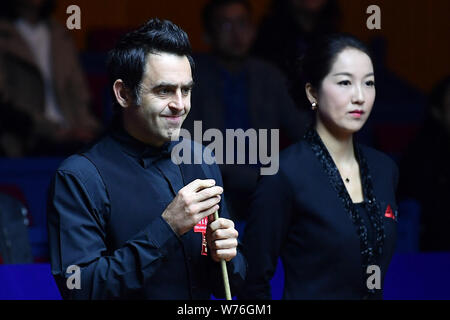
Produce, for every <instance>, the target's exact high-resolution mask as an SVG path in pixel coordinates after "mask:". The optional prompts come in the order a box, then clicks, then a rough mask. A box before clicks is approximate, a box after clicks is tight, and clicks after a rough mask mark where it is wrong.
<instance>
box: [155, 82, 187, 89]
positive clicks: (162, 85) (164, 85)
mask: <svg viewBox="0 0 450 320" xmlns="http://www.w3.org/2000/svg"><path fill="white" fill-rule="evenodd" d="M193 86H194V81H190V82H189V83H187V84H185V85H181V87H183V88H192V87H193ZM177 87H178V85H177V84H174V83H170V82H161V83H158V84H157V85H155V86H154V87H153V89H159V88H177Z"/></svg>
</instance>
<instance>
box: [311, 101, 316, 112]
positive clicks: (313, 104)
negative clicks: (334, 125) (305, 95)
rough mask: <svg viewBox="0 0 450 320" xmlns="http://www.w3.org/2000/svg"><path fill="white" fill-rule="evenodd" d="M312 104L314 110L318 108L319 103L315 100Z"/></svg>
mask: <svg viewBox="0 0 450 320" xmlns="http://www.w3.org/2000/svg"><path fill="white" fill-rule="evenodd" d="M311 106H312V108H311V109H312V110H317V103H315V102H313V103H311Z"/></svg>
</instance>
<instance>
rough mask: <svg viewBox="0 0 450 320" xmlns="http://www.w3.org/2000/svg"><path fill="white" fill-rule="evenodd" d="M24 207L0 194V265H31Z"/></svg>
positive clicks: (13, 199) (16, 200)
mask: <svg viewBox="0 0 450 320" xmlns="http://www.w3.org/2000/svg"><path fill="white" fill-rule="evenodd" d="M28 223H29V221H28V219H27V209H26V207H25V205H24V204H23V203H22V202H20V201H19V200H18V199H15V198H14V197H12V196H10V195H8V194H5V193H2V192H0V264H1V263H5V264H10V263H21V264H22V263H32V262H33V257H32V255H31V246H30V241H29V238H28V230H27V226H28Z"/></svg>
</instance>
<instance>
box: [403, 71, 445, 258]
mask: <svg viewBox="0 0 450 320" xmlns="http://www.w3.org/2000/svg"><path fill="white" fill-rule="evenodd" d="M427 111H428V114H427V117H426V120H425V123H424V125H423V127H422V129H421V130H420V132H419V134H418V135H417V137H416V138H415V140H414V142H413V143H411V145H410V146H409V148H408V150H407V152H406V153H405V155H404V157H403V159H402V161H401V163H400V185H399V192H400V197H401V199H403V200H408V199H414V200H415V201H417V202H418V205H419V206H420V237H419V241H420V250H421V251H450V232H449V230H450V202H449V201H448V197H449V195H450V166H449V163H450V77H446V78H445V79H444V80H442V81H441V82H439V84H437V85H436V86H435V88H434V89H433V90H432V92H431V94H430V98H429V108H428V110H427Z"/></svg>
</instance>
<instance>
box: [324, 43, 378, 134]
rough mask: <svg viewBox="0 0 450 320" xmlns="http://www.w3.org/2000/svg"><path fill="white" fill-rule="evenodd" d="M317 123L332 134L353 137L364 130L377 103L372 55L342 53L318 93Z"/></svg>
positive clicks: (360, 52) (353, 50) (355, 52)
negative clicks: (351, 135)
mask: <svg viewBox="0 0 450 320" xmlns="http://www.w3.org/2000/svg"><path fill="white" fill-rule="evenodd" d="M316 98H317V103H318V109H317V121H321V122H322V124H323V125H325V126H326V127H327V128H328V129H330V130H331V131H336V130H337V131H338V133H340V134H341V133H344V134H349V133H350V134H352V133H355V132H357V131H358V130H360V129H361V128H362V126H363V125H364V123H365V122H366V120H367V119H368V117H369V115H370V112H371V110H372V106H373V102H374V100H375V78H374V72H373V66H372V61H371V60H370V58H369V56H368V55H367V54H365V53H364V52H362V51H359V50H357V49H354V48H347V49H344V50H343V51H341V52H340V53H339V54H338V56H337V57H336V59H335V62H334V64H333V66H332V67H331V71H330V72H329V73H328V75H327V76H326V77H325V78H324V79H323V80H322V84H321V87H320V88H319V90H318V91H317V96H316Z"/></svg>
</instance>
